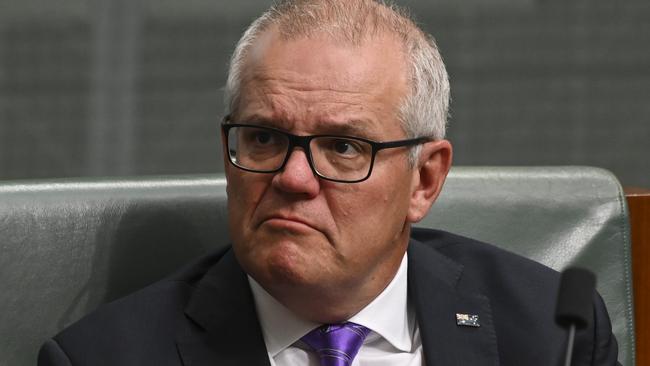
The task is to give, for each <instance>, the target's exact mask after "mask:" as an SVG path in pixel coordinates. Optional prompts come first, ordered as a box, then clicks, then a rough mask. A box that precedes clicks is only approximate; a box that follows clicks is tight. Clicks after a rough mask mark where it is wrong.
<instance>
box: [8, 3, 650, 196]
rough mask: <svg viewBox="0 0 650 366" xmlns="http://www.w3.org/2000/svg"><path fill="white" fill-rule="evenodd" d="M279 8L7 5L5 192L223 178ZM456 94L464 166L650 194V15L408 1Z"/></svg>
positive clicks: (581, 7) (582, 7) (454, 123)
mask: <svg viewBox="0 0 650 366" xmlns="http://www.w3.org/2000/svg"><path fill="white" fill-rule="evenodd" d="M270 3H271V2H270V1H269V0H238V1H218V0H183V1H178V0H57V1H51V0H1V1H0V180H8V179H31V178H38V179H40V178H59V177H80V176H123V175H148V174H180V173H214V172H220V171H222V170H223V162H222V158H221V148H220V142H219V123H220V118H221V117H222V114H223V102H222V86H223V84H224V82H225V76H226V68H227V63H228V58H229V56H230V53H231V52H232V49H233V46H234V44H235V42H236V40H237V39H238V38H239V36H240V35H241V33H242V32H243V30H244V29H245V27H246V26H247V25H248V24H249V23H250V22H251V21H252V20H253V19H254V17H255V16H256V15H259V14H260V12H261V11H262V10H264V9H265V8H267V7H268V5H269V4H270ZM397 3H398V4H401V5H406V6H408V7H409V8H410V9H411V11H412V13H413V14H414V15H415V17H416V19H417V20H418V21H419V22H420V24H421V25H422V26H423V28H424V29H425V30H427V31H429V32H431V33H432V34H433V35H434V36H435V37H436V39H437V40H438V44H439V46H440V49H441V51H442V54H443V57H444V58H445V61H446V64H447V67H448V70H449V73H450V75H451V82H452V96H453V102H452V111H451V112H452V117H451V120H450V128H449V135H448V136H449V139H450V140H451V141H452V142H453V143H454V146H455V164H457V165H593V166H599V167H604V168H606V169H609V170H611V171H612V172H614V174H616V176H617V177H618V178H619V179H620V180H621V182H622V183H623V185H625V186H645V187H650V20H649V19H650V2H647V1H643V0H629V1H625V2H617V1H609V0H596V1H592V0H575V1H566V0H489V1H485V0H436V1H415V0H411V1H408V0H402V1H397Z"/></svg>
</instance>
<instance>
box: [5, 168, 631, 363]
mask: <svg viewBox="0 0 650 366" xmlns="http://www.w3.org/2000/svg"><path fill="white" fill-rule="evenodd" d="M225 208H226V193H225V180H224V178H223V176H220V175H210V176H174V177H138V178H133V179H97V180H52V181H41V182H33V181H32V182H5V183H4V184H0V250H1V253H2V254H1V255H0V289H1V293H0V299H1V300H0V340H1V341H0V365H5V364H6V365H27V364H34V363H35V360H36V354H37V351H38V348H39V346H40V344H41V343H42V342H43V341H44V340H45V339H47V338H48V337H51V336H52V335H54V334H55V333H57V332H58V331H59V330H60V329H62V328H63V327H65V326H67V325H68V324H70V323H72V322H74V321H76V320H77V319H79V318H80V317H81V316H83V315H84V314H86V313H88V312H90V311H92V310H93V309H95V308H96V307H97V306H99V305H100V304H102V303H105V302H107V301H110V300H112V299H115V298H117V297H120V296H123V295H125V294H127V293H129V292H132V291H134V290H136V289H138V288H140V287H143V286H145V285H147V284H149V283H152V282H154V281H156V280H158V279H159V278H161V277H163V276H164V275H166V274H168V273H170V272H172V271H173V270H174V269H176V268H177V267H179V266H181V265H182V264H183V263H185V262H187V261H189V260H191V259H192V258H195V257H197V256H199V255H201V254H203V253H205V252H207V251H209V250H211V249H214V248H216V247H218V246H223V245H227V242H228V233H227V225H226V220H227V217H226V209H225ZM626 215H627V213H626V207H625V201H624V199H623V196H622V192H621V188H620V185H619V183H618V182H617V180H616V179H615V178H614V177H613V176H612V175H611V174H610V173H608V172H606V171H603V170H600V169H595V168H584V167H555V168H503V167H498V168H492V167H485V168H474V167H461V168H454V169H453V170H452V172H451V174H450V176H449V179H448V181H447V183H446V185H445V188H444V191H443V193H442V196H441V197H440V199H439V201H438V202H436V204H435V205H434V209H433V210H432V211H431V213H430V214H429V215H428V216H427V218H426V219H425V220H423V222H422V223H420V225H419V226H426V227H434V228H440V229H444V230H449V231H452V232H456V233H459V234H462V235H466V236H470V237H474V238H477V239H480V240H483V241H488V242H491V243H494V244H496V245H499V246H502V247H504V248H506V249H508V250H511V251H514V252H517V253H520V254H522V255H525V256H528V257H530V258H533V259H535V260H537V261H539V262H542V263H545V264H547V265H549V266H551V267H553V268H556V269H561V268H563V267H565V266H566V265H569V264H579V265H582V266H585V267H588V268H590V269H592V270H594V271H595V272H596V273H597V274H598V276H599V285H598V288H599V291H600V293H601V294H602V295H603V298H604V299H605V302H606V303H607V306H608V309H609V311H610V315H611V316H612V322H613V327H614V332H615V334H616V336H617V338H618V340H619V344H620V348H619V349H620V356H619V360H620V361H621V362H622V363H623V365H633V362H634V334H633V320H632V319H633V315H632V314H633V312H632V295H631V274H630V243H629V235H628V228H627V216H626Z"/></svg>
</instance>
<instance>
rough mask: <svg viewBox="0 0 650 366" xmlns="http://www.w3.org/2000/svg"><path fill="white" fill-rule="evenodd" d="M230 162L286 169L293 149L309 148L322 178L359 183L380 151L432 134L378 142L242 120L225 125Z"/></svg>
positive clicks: (270, 169) (311, 162) (246, 167)
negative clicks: (298, 132)
mask: <svg viewBox="0 0 650 366" xmlns="http://www.w3.org/2000/svg"><path fill="white" fill-rule="evenodd" d="M221 127H222V129H223V133H224V136H225V137H226V147H227V151H228V158H229V160H230V162H231V163H232V164H233V165H234V166H236V167H237V168H239V169H242V170H246V171H249V172H255V173H275V172H278V171H280V170H282V169H283V168H284V166H285V165H286V163H287V161H288V160H289V156H290V155H291V152H292V151H293V149H294V148H295V147H296V146H298V147H301V148H302V149H303V150H304V151H305V155H306V156H307V160H308V161H309V166H310V167H311V170H312V171H313V172H314V174H315V175H317V176H318V177H320V178H323V179H326V180H330V181H333V182H340V183H357V182H361V181H364V180H366V179H368V177H370V173H372V167H373V165H374V162H375V155H377V152H378V151H379V150H383V149H392V148H396V147H405V146H414V145H419V144H422V143H425V142H427V141H432V140H433V139H432V138H430V137H417V138H414V139H408V140H398V141H387V142H375V141H372V140H368V139H364V138H361V137H352V136H336V135H311V136H297V135H294V134H291V133H288V132H285V131H282V130H279V129H275V128H271V127H264V126H256V125H249V124H239V123H223V124H222V125H221Z"/></svg>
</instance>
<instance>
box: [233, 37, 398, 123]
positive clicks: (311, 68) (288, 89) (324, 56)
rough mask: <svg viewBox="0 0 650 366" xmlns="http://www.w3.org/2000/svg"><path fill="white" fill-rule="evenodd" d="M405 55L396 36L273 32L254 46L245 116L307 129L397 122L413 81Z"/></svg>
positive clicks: (245, 85) (241, 112)
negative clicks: (354, 40)
mask: <svg viewBox="0 0 650 366" xmlns="http://www.w3.org/2000/svg"><path fill="white" fill-rule="evenodd" d="M404 60H405V58H404V54H403V52H402V47H401V44H400V43H399V41H397V40H396V39H395V38H394V37H391V36H388V35H379V36H376V37H373V38H372V39H368V40H367V41H366V42H362V44H360V45H350V44H345V43H342V42H339V41H337V40H333V39H331V38H329V37H327V36H326V35H314V36H310V37H299V38H297V39H289V40H287V39H283V38H282V37H281V36H280V35H279V33H278V32H276V31H269V32H266V33H264V34H263V35H261V36H260V37H259V38H258V39H257V41H256V42H255V44H254V45H252V46H251V48H250V50H249V53H248V57H247V60H246V64H245V66H244V68H243V72H242V84H241V96H240V103H239V108H238V112H237V114H238V116H237V117H238V118H239V119H240V120H241V119H243V120H245V119H250V118H252V117H253V116H255V117H257V118H263V119H268V120H272V121H276V122H277V123H283V124H287V125H290V127H295V126H294V125H295V124H297V123H299V122H300V123H301V124H302V125H303V126H301V127H305V128H306V127H314V126H322V125H328V124H329V125H336V124H339V125H342V124H349V123H355V124H360V125H366V126H360V127H363V128H366V129H375V130H377V128H378V127H381V128H384V127H386V126H384V125H385V124H386V123H390V124H392V125H396V124H397V115H398V110H399V106H400V105H401V103H402V101H403V99H404V97H405V95H406V91H407V85H408V82H407V72H406V67H405V65H406V63H405V61H404ZM304 125H308V126H304ZM373 125H374V126H373ZM398 127H399V126H398Z"/></svg>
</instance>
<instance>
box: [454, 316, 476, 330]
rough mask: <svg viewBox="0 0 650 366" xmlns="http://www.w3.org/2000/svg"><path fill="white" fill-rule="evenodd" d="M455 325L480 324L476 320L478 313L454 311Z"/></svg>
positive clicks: (468, 325) (470, 325)
mask: <svg viewBox="0 0 650 366" xmlns="http://www.w3.org/2000/svg"><path fill="white" fill-rule="evenodd" d="M456 325H458V326H463V327H474V328H478V327H480V326H481V324H480V323H479V322H478V315H474V314H461V313H456Z"/></svg>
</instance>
